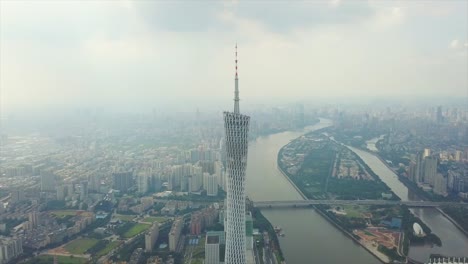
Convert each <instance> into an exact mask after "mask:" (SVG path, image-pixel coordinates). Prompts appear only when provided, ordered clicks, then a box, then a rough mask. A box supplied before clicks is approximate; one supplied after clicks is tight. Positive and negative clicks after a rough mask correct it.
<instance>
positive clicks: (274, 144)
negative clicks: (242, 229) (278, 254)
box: [246, 119, 379, 264]
mask: <svg viewBox="0 0 468 264" xmlns="http://www.w3.org/2000/svg"><path fill="white" fill-rule="evenodd" d="M330 125H331V121H329V120H326V119H321V122H320V123H318V124H316V125H314V126H311V127H307V128H306V129H305V130H304V131H297V132H283V133H278V134H273V135H269V136H266V137H260V138H258V139H256V140H255V141H253V142H251V143H250V144H249V154H248V163H247V172H246V174H247V185H246V188H247V194H248V196H249V197H250V199H252V200H254V201H271V200H298V199H302V198H301V196H300V194H299V193H298V192H297V191H296V190H295V189H294V187H293V186H292V185H291V184H290V183H289V181H288V180H287V179H286V178H285V177H284V176H283V175H282V174H281V173H280V172H279V170H278V169H277V157H278V151H279V150H280V148H281V147H283V146H284V145H286V144H288V143H289V142H290V141H291V140H293V139H295V138H297V137H299V136H300V135H302V134H304V133H306V132H308V131H313V130H317V129H320V128H324V127H327V126H330ZM262 213H263V214H264V215H265V216H266V217H267V218H268V220H269V221H270V222H271V223H272V225H273V226H281V228H282V229H283V232H284V233H285V234H286V236H285V237H280V238H279V241H280V245H281V249H282V251H283V254H284V257H285V258H286V262H287V263H288V264H308V263H320V264H327V263H359V264H375V263H379V261H378V260H377V259H376V258H375V257H374V256H372V255H371V254H369V253H368V252H367V251H366V250H365V249H363V248H362V247H361V246H359V245H358V244H356V243H354V242H353V241H352V240H351V239H349V238H348V237H346V236H345V235H344V234H343V233H341V232H340V231H339V230H338V229H337V228H335V227H334V226H333V225H332V224H330V223H329V222H328V221H327V220H325V219H324V218H323V217H322V216H320V215H319V214H318V213H317V212H315V211H314V210H312V209H293V208H291V209H278V210H276V209H275V210H271V209H268V210H262Z"/></svg>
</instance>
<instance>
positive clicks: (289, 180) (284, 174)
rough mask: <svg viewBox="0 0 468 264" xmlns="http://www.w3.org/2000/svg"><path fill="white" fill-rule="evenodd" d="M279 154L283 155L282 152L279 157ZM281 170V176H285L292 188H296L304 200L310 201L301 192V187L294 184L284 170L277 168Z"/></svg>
mask: <svg viewBox="0 0 468 264" xmlns="http://www.w3.org/2000/svg"><path fill="white" fill-rule="evenodd" d="M279 153H281V150H280V151H279V152H278V155H279ZM276 167H277V168H278V170H279V172H281V174H283V176H284V177H285V178H286V180H288V182H289V183H290V184H291V185H292V187H294V189H296V191H297V192H298V193H299V194H300V195H301V197H302V199H304V200H308V199H309V198H307V196H305V194H304V193H303V192H302V191H301V189H299V187H297V185H296V184H294V182H293V181H292V180H291V178H289V176H288V175H287V174H286V173H285V172H284V171H283V169H282V168H281V167H280V166H279V165H277V166H276Z"/></svg>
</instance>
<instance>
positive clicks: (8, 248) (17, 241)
mask: <svg viewBox="0 0 468 264" xmlns="http://www.w3.org/2000/svg"><path fill="white" fill-rule="evenodd" d="M22 253H23V243H22V241H21V238H17V237H0V264H4V263H8V262H9V261H10V260H12V259H13V258H16V257H17V256H19V255H20V254H22Z"/></svg>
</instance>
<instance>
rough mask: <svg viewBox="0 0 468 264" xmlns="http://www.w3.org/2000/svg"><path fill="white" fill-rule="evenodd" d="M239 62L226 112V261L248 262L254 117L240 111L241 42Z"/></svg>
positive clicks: (238, 263) (240, 263) (227, 262)
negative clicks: (247, 220)
mask: <svg viewBox="0 0 468 264" xmlns="http://www.w3.org/2000/svg"><path fill="white" fill-rule="evenodd" d="M235 62H236V75H235V79H234V80H235V91H234V112H224V129H225V139H226V155H227V173H228V178H227V209H226V211H227V221H226V255H225V263H226V264H245V263H246V245H245V242H246V238H245V168H246V166H247V151H248V131H249V122H250V117H249V116H247V115H243V114H241V113H240V111H239V78H238V74H237V45H236V60H235Z"/></svg>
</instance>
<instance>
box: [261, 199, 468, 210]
mask: <svg viewBox="0 0 468 264" xmlns="http://www.w3.org/2000/svg"><path fill="white" fill-rule="evenodd" d="M320 204H323V205H406V206H408V207H440V206H444V205H458V206H466V207H468V203H456V202H428V201H392V200H297V201H261V202H253V205H254V207H257V208H281V207H286V208H287V207H292V208H297V207H309V206H313V205H320Z"/></svg>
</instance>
